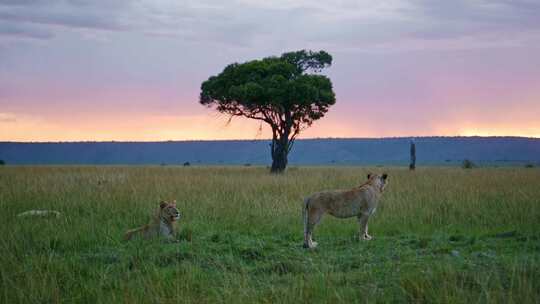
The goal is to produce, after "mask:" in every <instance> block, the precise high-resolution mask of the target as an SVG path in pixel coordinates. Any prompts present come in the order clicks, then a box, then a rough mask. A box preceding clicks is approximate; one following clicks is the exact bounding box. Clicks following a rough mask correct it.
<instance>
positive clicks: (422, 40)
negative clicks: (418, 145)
mask: <svg viewBox="0 0 540 304" xmlns="http://www.w3.org/2000/svg"><path fill="white" fill-rule="evenodd" d="M1 3H3V2H0V141H94V140H96V141H112V140H116V141H162V140H211V139H247V140H253V139H265V138H268V137H269V133H268V132H269V130H268V128H267V127H266V126H265V125H264V124H263V125H261V124H260V123H258V122H256V121H250V120H248V119H242V118H235V119H233V120H232V121H231V122H229V119H228V117H225V116H221V115H219V114H217V113H215V112H214V111H212V110H210V109H206V108H204V107H203V106H201V105H200V104H199V103H198V94H199V88H200V84H201V83H202V82H203V81H204V80H206V79H207V78H208V77H209V76H211V75H215V74H217V73H219V72H220V71H221V70H222V69H223V68H224V67H225V66H226V65H228V64H230V63H233V62H243V61H246V60H250V59H256V58H262V57H265V56H270V55H280V54H281V53H283V52H286V51H291V50H298V49H313V50H320V49H324V50H326V51H328V52H329V53H331V54H332V55H333V57H334V62H333V65H332V66H331V67H330V68H329V69H328V73H327V75H328V76H329V77H330V79H331V80H332V82H333V85H334V91H335V93H336V97H337V101H336V105H335V106H333V107H332V108H330V111H329V113H328V114H327V115H326V117H324V118H323V119H321V120H319V121H317V122H315V124H314V125H313V127H312V128H310V129H308V130H306V131H305V132H304V133H303V134H302V136H301V138H313V137H393V136H460V135H462V136H474V135H480V136H526V137H540V120H539V119H538V117H540V58H539V57H538V56H537V54H538V53H540V18H538V17H537V16H538V15H539V14H540V6H539V5H536V4H534V3H532V2H531V3H530V5H518V4H513V2H507V1H500V2H499V1H486V2H484V1H478V2H467V1H458V2H456V3H454V5H451V4H449V3H450V2H446V1H430V2H425V3H418V2H414V1H411V2H409V1H389V2H384V4H373V2H371V1H360V2H357V1H341V2H339V4H337V5H334V4H329V3H328V4H327V2H325V1H320V2H319V1H315V2H312V1H295V2H293V3H294V4H291V3H290V2H282V3H274V4H269V3H267V2H259V1H231V2H227V3H225V2H223V3H222V2H213V1H203V2H193V3H191V2H180V3H179V2H177V1H163V2H160V3H159V4H156V3H154V2H152V1H141V2H137V3H135V2H133V3H130V2H121V3H120V2H109V1H93V2H88V3H86V4H84V5H83V4H77V3H75V2H73V3H56V4H54V5H53V4H51V3H47V1H43V2H42V1H37V2H35V3H33V2H27V1H22V2H20V3H18V2H16V1H15V2H10V1H8V2H5V3H4V4H1ZM81 3H82V2H81ZM111 3H115V4H111ZM292 15H294V16H295V19H291V16H292Z"/></svg>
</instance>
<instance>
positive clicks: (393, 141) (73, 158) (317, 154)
mask: <svg viewBox="0 0 540 304" xmlns="http://www.w3.org/2000/svg"><path fill="white" fill-rule="evenodd" d="M409 142H410V139H409V138H381V139H367V138H355V139H304V140H298V141H297V142H296V143H295V145H294V148H293V150H292V152H291V154H290V157H289V163H290V164H291V165H379V164H380V165H406V164H408V160H409ZM415 142H416V151H417V164H418V165H422V164H424V165H436V164H438V165H458V164H461V162H462V161H463V159H470V160H472V161H473V162H476V163H479V164H490V165H522V164H524V163H535V164H540V139H538V138H523V137H420V138H416V139H415ZM269 144H270V141H268V140H256V141H249V140H228V141H167V142H61V143H17V142H0V160H4V161H5V162H6V163H7V164H97V165H112V164H126V165H139V164H155V165H159V164H167V165H181V164H183V163H184V162H190V163H191V164H192V165H197V164H207V165H243V164H253V165H268V164H270V162H271V159H270V153H269Z"/></svg>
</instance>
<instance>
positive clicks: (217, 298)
mask: <svg viewBox="0 0 540 304" xmlns="http://www.w3.org/2000/svg"><path fill="white" fill-rule="evenodd" d="M382 170H385V171H387V172H388V173H389V175H390V180H389V185H388V188H387V192H386V193H385V195H384V197H383V199H382V201H381V205H380V207H379V208H378V210H377V213H376V215H375V216H374V218H372V221H371V222H370V233H371V234H372V235H373V236H374V240H372V241H369V242H359V241H357V240H356V238H355V237H356V231H357V224H356V221H355V219H350V220H337V219H334V218H331V217H326V218H324V219H323V221H322V224H321V225H319V226H318V228H317V230H316V234H315V238H316V239H317V241H318V242H319V247H318V248H317V249H316V250H305V249H303V248H302V221H301V207H300V206H301V202H302V198H303V197H304V196H306V195H308V194H310V193H312V192H315V191H320V190H323V189H334V188H347V187H352V186H355V185H357V184H359V183H361V182H363V180H364V179H365V175H366V173H367V172H368V171H374V172H380V171H382ZM160 199H176V200H177V201H178V206H179V209H180V210H181V212H182V213H183V216H184V217H183V219H182V221H181V223H180V234H179V239H180V240H181V242H180V243H178V244H165V243H161V242H159V241H155V242H144V241H134V242H124V241H122V240H121V237H122V234H123V232H124V231H125V230H126V229H128V228H132V227H135V226H139V225H141V224H143V223H146V222H147V221H148V219H149V216H150V214H151V213H152V212H153V210H154V208H155V207H156V206H157V204H158V202H159V200H160ZM0 208H1V212H0V221H1V225H0V229H1V230H0V250H1V254H0V271H1V274H0V302H2V303H72V302H74V303H122V302H125V303H139V302H140V303H176V302H179V303H189V302H194V303H211V302H221V303H257V302H262V303H282V302H288V303H299V302H314V303H340V302H342V303H357V302H441V303H477V302H480V303H534V302H539V301H540V231H539V228H540V223H539V220H540V170H539V169H536V168H530V169H525V168H504V169H503V168H492V169H487V168H486V169H472V170H463V169H458V168H421V169H418V170H417V171H416V172H409V171H407V170H405V169H401V168H333V167H328V168H324V167H320V168H290V169H289V170H288V171H287V172H286V173H285V174H284V175H281V176H273V175H270V174H268V173H267V172H266V170H265V169H264V168H256V167H249V168H247V167H246V168H243V167H242V168H239V167H230V168H226V167H220V168H217V167H189V168H184V167H10V166H8V167H3V168H1V167H0ZM30 209H53V210H58V211H60V212H61V213H62V217H61V218H58V219H55V218H48V219H42V218H17V217H16V215H17V214H18V213H19V212H22V211H26V210H30Z"/></svg>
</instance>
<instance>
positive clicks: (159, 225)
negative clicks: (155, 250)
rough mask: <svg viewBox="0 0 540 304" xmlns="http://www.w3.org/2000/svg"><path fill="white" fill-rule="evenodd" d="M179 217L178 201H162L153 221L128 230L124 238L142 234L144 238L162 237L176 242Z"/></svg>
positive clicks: (127, 238) (129, 238)
mask: <svg viewBox="0 0 540 304" xmlns="http://www.w3.org/2000/svg"><path fill="white" fill-rule="evenodd" d="M179 218H180V212H178V209H176V201H173V202H172V203H168V202H165V201H162V202H161V203H160V205H159V209H158V211H157V212H156V215H155V216H154V218H153V219H152V221H151V222H150V223H149V224H146V225H144V226H142V227H139V228H135V229H131V230H128V231H127V232H126V234H125V235H124V239H125V240H128V241H129V240H131V239H132V238H134V237H135V236H140V237H142V238H143V239H152V238H159V237H162V238H164V239H165V240H167V241H169V242H175V241H176V238H175V235H176V230H177V224H176V222H177V221H178V219H179Z"/></svg>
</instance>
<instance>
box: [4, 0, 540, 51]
mask: <svg viewBox="0 0 540 304" xmlns="http://www.w3.org/2000/svg"><path fill="white" fill-rule="evenodd" d="M539 15H540V3H538V2H537V1H532V0H529V1H527V0H517V1H516V0H512V1H510V0H495V1H487V0H483V1H468V0H456V1H446V0H429V1H428V0H409V1H397V0H390V1H384V2H382V1H381V2H373V1H353V0H343V1H339V2H338V3H330V2H327V1H322V0H321V1H304V0H301V1H282V0H279V1H273V2H268V1H258V0H230V1H226V2H217V1H172V0H170V1H159V2H155V1H150V0H143V1H137V2H135V1H127V0H125V1H105V0H96V1H89V0H66V1H47V0H39V1H27V0H21V1H15V0H7V1H6V0H0V20H4V21H5V22H10V23H11V24H12V27H13V26H14V25H21V24H34V25H41V26H43V28H41V30H42V31H43V32H42V33H41V34H35V35H34V36H39V35H41V36H45V34H44V32H48V31H53V32H55V31H57V29H55V28H54V27H64V28H69V29H91V30H98V31H120V32H123V31H130V32H135V33H141V34H144V35H148V36H153V37H168V38H171V39H184V40H185V41H186V42H190V43H200V44H205V45H208V46H210V45H213V44H214V45H219V44H226V45H228V46H239V47H261V46H264V45H268V44H278V45H280V46H282V47H284V48H286V47H289V46H290V47H292V46H295V45H297V44H300V45H301V44H304V45H305V44H323V45H328V46H330V47H331V48H333V49H341V48H344V49H348V48H358V49H361V48H371V47H373V48H375V49H376V50H377V49H378V48H380V45H384V44H387V43H392V44H393V47H394V49H397V50H399V49H400V44H401V43H404V44H406V45H408V44H410V41H411V40H417V41H424V42H425V43H426V47H428V48H429V44H430V43H434V44H439V43H438V42H436V40H451V39H456V40H459V39H464V38H469V37H474V38H475V39H476V40H479V39H480V40H488V39H491V40H492V39H493V37H494V36H496V37H497V39H499V40H501V41H503V40H507V39H512V38H514V37H515V35H530V32H535V31H536V32H537V31H539V30H540V18H538V16H539ZM51 27H52V28H51ZM12 31H13V30H12ZM24 33H26V32H23V33H22V34H20V35H24ZM29 36H30V37H32V36H31V34H29ZM473 47H474V46H473ZM405 49H408V47H406V48H405Z"/></svg>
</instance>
